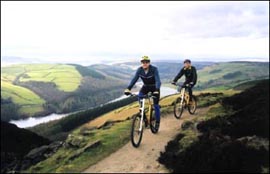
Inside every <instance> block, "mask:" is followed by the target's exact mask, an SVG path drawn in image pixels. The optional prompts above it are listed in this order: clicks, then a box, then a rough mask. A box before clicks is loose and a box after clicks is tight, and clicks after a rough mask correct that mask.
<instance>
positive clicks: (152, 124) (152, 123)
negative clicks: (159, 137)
mask: <svg viewBox="0 0 270 174" xmlns="http://www.w3.org/2000/svg"><path fill="white" fill-rule="evenodd" d="M149 118H150V129H151V132H152V133H153V134H156V133H157V132H158V130H159V125H157V121H156V116H155V110H154V109H153V108H151V111H150V117H149Z"/></svg>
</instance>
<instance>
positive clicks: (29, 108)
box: [1, 80, 45, 116]
mask: <svg viewBox="0 0 270 174" xmlns="http://www.w3.org/2000/svg"><path fill="white" fill-rule="evenodd" d="M1 98H3V99H8V98H11V100H12V101H13V102H14V103H15V104H17V105H20V106H21V107H20V109H19V111H20V113H21V114H29V115H30V116H32V115H33V114H35V113H37V112H42V111H43V107H42V104H44V103H45V101H44V100H43V99H42V98H40V97H39V96H38V95H37V94H35V93H34V92H32V91H30V90H29V89H27V88H23V87H20V86H16V85H13V84H12V83H9V82H6V81H4V80H1Z"/></svg>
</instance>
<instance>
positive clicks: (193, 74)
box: [173, 66, 197, 85]
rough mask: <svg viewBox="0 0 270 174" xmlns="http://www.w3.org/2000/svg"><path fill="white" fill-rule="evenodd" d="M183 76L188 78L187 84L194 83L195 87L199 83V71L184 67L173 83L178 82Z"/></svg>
mask: <svg viewBox="0 0 270 174" xmlns="http://www.w3.org/2000/svg"><path fill="white" fill-rule="evenodd" d="M183 75H185V77H186V83H190V82H193V84H194V85H195V84H196V83H197V71H196V68H195V67H194V66H191V67H189V68H185V67H183V68H182V69H181V70H180V72H179V73H178V74H177V76H176V77H175V78H174V80H173V81H174V82H177V80H178V79H180V78H181V77H182V76H183Z"/></svg>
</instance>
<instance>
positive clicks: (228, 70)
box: [196, 62, 269, 90]
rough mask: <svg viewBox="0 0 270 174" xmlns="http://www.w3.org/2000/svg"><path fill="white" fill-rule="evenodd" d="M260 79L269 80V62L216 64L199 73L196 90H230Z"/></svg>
mask: <svg viewBox="0 0 270 174" xmlns="http://www.w3.org/2000/svg"><path fill="white" fill-rule="evenodd" d="M259 79H269V62H226V63H215V64H213V65H211V66H207V67H205V68H203V69H202V70H199V71H198V83H197V85H196V89H199V90H203V89H221V90H222V89H230V88H233V87H235V86H237V85H239V84H241V83H244V82H248V81H253V80H259Z"/></svg>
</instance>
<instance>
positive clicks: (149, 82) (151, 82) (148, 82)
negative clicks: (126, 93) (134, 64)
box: [128, 65, 161, 90]
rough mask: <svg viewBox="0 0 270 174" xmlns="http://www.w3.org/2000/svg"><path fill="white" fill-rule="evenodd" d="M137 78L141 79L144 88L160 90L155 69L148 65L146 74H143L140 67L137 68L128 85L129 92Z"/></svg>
mask: <svg viewBox="0 0 270 174" xmlns="http://www.w3.org/2000/svg"><path fill="white" fill-rule="evenodd" d="M139 77H140V78H141V79H142V81H143V83H144V86H155V87H156V90H159V89H160V86H161V82H160V78H159V73H158V69H157V67H155V66H152V65H150V66H149V70H148V73H147V74H145V72H144V69H143V68H142V67H139V68H138V69H137V71H136V74H135V76H134V77H133V79H132V80H131V82H130V83H129V85H128V89H129V90H131V88H132V87H133V86H134V85H135V83H136V82H137V81H138V79H139Z"/></svg>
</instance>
